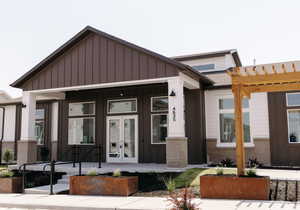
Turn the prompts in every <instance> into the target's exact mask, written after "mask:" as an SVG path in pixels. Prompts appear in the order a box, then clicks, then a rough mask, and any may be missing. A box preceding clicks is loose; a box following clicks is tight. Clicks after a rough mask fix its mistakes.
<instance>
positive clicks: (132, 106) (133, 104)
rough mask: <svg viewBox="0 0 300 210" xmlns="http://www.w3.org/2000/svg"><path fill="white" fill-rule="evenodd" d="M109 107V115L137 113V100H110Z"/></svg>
mask: <svg viewBox="0 0 300 210" xmlns="http://www.w3.org/2000/svg"><path fill="white" fill-rule="evenodd" d="M107 105H108V108H107V109H108V113H109V114H116V113H131V112H137V100H136V99H122V100H109V101H108V103H107Z"/></svg>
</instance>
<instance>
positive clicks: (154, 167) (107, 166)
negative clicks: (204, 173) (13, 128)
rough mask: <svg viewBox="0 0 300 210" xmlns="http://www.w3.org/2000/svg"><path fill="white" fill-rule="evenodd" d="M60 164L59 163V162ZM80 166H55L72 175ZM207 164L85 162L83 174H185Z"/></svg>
mask: <svg viewBox="0 0 300 210" xmlns="http://www.w3.org/2000/svg"><path fill="white" fill-rule="evenodd" d="M58 163H59V162H58ZM78 165H79V164H76V167H75V168H74V167H73V164H64V165H57V166H55V171H56V172H64V173H67V174H70V175H75V174H78V171H79V167H78ZM44 166H45V164H38V165H29V166H26V170H30V171H43V168H44ZM206 166H207V165H206V164H195V165H194V164H193V165H188V166H187V167H185V168H169V167H167V165H166V164H156V163H141V164H136V163H102V164H101V168H98V163H93V162H84V163H82V173H83V174H85V173H87V172H89V171H91V170H95V171H97V172H98V173H99V174H106V173H112V172H114V171H115V170H116V169H119V170H120V171H121V172H130V173H151V172H155V173H166V172H183V171H186V170H187V169H190V168H204V167H206ZM9 168H10V169H14V170H17V169H18V168H19V166H18V165H11V166H9ZM45 170H46V171H50V166H48V167H46V169H45Z"/></svg>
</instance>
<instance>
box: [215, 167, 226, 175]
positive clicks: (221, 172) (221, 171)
mask: <svg viewBox="0 0 300 210" xmlns="http://www.w3.org/2000/svg"><path fill="white" fill-rule="evenodd" d="M216 173H217V175H218V176H221V175H223V174H224V170H223V168H216Z"/></svg>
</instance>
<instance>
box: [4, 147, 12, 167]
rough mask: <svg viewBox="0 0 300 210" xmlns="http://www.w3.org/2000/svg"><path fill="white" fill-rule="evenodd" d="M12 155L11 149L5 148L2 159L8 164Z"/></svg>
mask: <svg viewBox="0 0 300 210" xmlns="http://www.w3.org/2000/svg"><path fill="white" fill-rule="evenodd" d="M13 158H14V156H13V153H12V151H11V150H9V149H6V150H5V152H4V154H3V160H4V162H5V163H6V164H7V165H8V164H9V163H10V162H11V161H12V160H13Z"/></svg>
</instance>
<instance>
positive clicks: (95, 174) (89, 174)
mask: <svg viewBox="0 0 300 210" xmlns="http://www.w3.org/2000/svg"><path fill="white" fill-rule="evenodd" d="M86 175H87V176H97V175H98V173H97V171H96V170H90V171H88V172H87V174H86Z"/></svg>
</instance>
